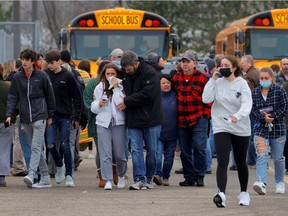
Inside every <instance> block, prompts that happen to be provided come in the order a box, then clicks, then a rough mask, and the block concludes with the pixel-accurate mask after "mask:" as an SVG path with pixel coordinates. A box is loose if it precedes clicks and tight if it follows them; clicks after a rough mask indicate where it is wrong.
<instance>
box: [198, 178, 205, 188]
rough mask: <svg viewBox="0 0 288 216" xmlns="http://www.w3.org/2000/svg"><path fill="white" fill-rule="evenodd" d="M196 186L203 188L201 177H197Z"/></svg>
mask: <svg viewBox="0 0 288 216" xmlns="http://www.w3.org/2000/svg"><path fill="white" fill-rule="evenodd" d="M196 186H197V187H204V177H203V176H197V180H196Z"/></svg>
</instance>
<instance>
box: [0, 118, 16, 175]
mask: <svg viewBox="0 0 288 216" xmlns="http://www.w3.org/2000/svg"><path fill="white" fill-rule="evenodd" d="M13 135H14V124H11V125H10V126H9V127H8V128H5V126H4V123H0V175H3V176H9V175H10V151H11V146H12V143H13Z"/></svg>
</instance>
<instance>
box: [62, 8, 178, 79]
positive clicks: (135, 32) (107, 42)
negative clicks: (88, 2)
mask: <svg viewBox="0 0 288 216" xmlns="http://www.w3.org/2000/svg"><path fill="white" fill-rule="evenodd" d="M59 39H60V40H59V43H60V45H61V46H60V47H61V49H64V48H65V49H69V50H70V52H71V56H72V59H73V60H74V61H75V63H76V64H77V63H78V62H79V61H80V60H81V59H89V60H91V66H92V68H91V71H92V72H96V71H97V66H96V64H95V60H97V59H99V58H102V59H107V58H109V54H110V53H111V51H112V50H113V49H115V48H120V49H122V50H123V51H125V50H132V51H134V52H136V53H137V54H138V55H139V56H142V57H147V55H148V53H150V52H155V53H157V54H158V55H160V56H162V57H163V59H168V58H171V57H172V56H173V55H177V52H178V50H179V46H180V40H179V38H178V36H177V35H176V34H171V25H170V24H169V23H168V21H167V20H166V19H165V18H164V17H162V16H160V15H158V14H155V13H151V12H148V11H141V10H133V9H125V8H122V7H121V8H115V9H106V10H95V11H91V12H88V13H84V14H81V15H79V16H77V17H76V18H74V19H73V20H72V21H71V23H70V24H69V26H68V28H64V29H62V30H61V32H60V33H59ZM95 75H96V74H95V73H94V74H93V75H92V76H95Z"/></svg>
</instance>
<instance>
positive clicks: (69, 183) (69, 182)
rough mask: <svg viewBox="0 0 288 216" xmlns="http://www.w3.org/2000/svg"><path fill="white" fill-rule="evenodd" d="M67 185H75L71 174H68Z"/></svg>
mask: <svg viewBox="0 0 288 216" xmlns="http://www.w3.org/2000/svg"><path fill="white" fill-rule="evenodd" d="M65 186H66V187H75V184H74V181H73V178H72V177H71V176H70V175H67V176H66V181H65Z"/></svg>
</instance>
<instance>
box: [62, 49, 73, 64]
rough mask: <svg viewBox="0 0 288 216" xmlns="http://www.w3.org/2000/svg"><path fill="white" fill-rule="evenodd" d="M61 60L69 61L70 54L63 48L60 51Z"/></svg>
mask: <svg viewBox="0 0 288 216" xmlns="http://www.w3.org/2000/svg"><path fill="white" fill-rule="evenodd" d="M61 60H62V61H64V62H66V63H69V62H70V60H71V55H70V52H69V50H63V51H61Z"/></svg>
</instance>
